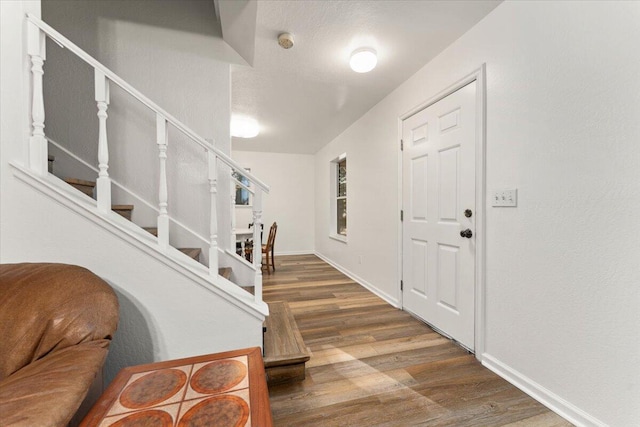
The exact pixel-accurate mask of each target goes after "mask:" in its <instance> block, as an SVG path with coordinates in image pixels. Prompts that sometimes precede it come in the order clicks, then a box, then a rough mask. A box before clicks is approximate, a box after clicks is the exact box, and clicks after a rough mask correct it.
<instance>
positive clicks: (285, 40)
mask: <svg viewBox="0 0 640 427" xmlns="http://www.w3.org/2000/svg"><path fill="white" fill-rule="evenodd" d="M278 44H279V45H280V47H282V48H283V49H291V48H292V47H293V35H291V34H290V33H282V34H280V35H279V36H278Z"/></svg>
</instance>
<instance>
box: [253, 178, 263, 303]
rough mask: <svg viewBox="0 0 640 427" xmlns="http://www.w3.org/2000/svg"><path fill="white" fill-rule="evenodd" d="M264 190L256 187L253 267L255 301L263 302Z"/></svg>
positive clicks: (254, 196)
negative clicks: (262, 235) (262, 231)
mask: <svg viewBox="0 0 640 427" xmlns="http://www.w3.org/2000/svg"><path fill="white" fill-rule="evenodd" d="M261 230H262V190H261V189H260V188H258V187H257V186H256V187H255V194H254V195H253V266H254V267H255V269H256V277H255V280H254V283H253V285H254V289H255V293H254V296H255V301H256V302H259V301H262V239H261V236H260V234H261V233H260V232H261Z"/></svg>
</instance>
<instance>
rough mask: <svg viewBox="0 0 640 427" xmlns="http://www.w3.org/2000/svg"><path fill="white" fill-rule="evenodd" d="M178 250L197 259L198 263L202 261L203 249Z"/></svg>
mask: <svg viewBox="0 0 640 427" xmlns="http://www.w3.org/2000/svg"><path fill="white" fill-rule="evenodd" d="M178 250H179V251H180V252H182V253H183V254H185V255H187V256H189V257H191V258H193V259H195V260H196V261H198V262H199V261H200V252H202V249H200V248H178Z"/></svg>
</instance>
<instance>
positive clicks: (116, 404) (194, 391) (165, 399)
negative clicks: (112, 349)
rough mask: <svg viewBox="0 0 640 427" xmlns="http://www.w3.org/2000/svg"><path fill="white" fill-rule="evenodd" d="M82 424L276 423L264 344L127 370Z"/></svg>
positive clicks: (222, 426)
mask: <svg viewBox="0 0 640 427" xmlns="http://www.w3.org/2000/svg"><path fill="white" fill-rule="evenodd" d="M80 425H81V426H98V427H106V426H114V427H126V426H140V425H144V426H154V427H155V426H157V427H170V426H175V427H187V426H190V427H200V426H202V427H204V426H207V427H227V426H229V427H241V426H247V427H248V426H254V427H268V426H272V425H273V422H272V418H271V408H270V406H269V393H268V390H267V384H266V379H265V372H264V364H263V361H262V354H261V351H260V348H258V347H254V348H248V349H243V350H236V351H229V352H225V353H216V354H209V355H206V356H197V357H190V358H187V359H179V360H171V361H167V362H158V363H150V364H148V365H139V366H133V367H130V368H124V369H123V370H121V371H120V372H119V373H118V375H117V376H116V378H115V379H114V380H113V382H112V383H111V384H110V385H109V387H108V388H107V390H106V391H105V392H104V394H103V395H102V396H101V397H100V399H99V400H98V402H96V404H95V405H94V407H93V408H92V409H91V411H90V412H89V414H88V415H87V416H86V417H85V419H84V420H83V421H82V423H81V424H80Z"/></svg>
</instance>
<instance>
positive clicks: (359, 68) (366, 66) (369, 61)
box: [349, 47, 378, 73]
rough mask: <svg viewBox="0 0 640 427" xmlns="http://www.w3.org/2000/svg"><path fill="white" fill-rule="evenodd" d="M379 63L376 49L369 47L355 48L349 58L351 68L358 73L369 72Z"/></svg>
mask: <svg viewBox="0 0 640 427" xmlns="http://www.w3.org/2000/svg"><path fill="white" fill-rule="evenodd" d="M377 63H378V57H377V54H376V51H375V49H372V48H369V47H363V48H360V49H356V50H354V51H353V53H351V59H350V60H349V65H350V66H351V69H352V70H353V71H355V72H356V73H368V72H369V71H371V70H373V69H374V68H376V64H377Z"/></svg>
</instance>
